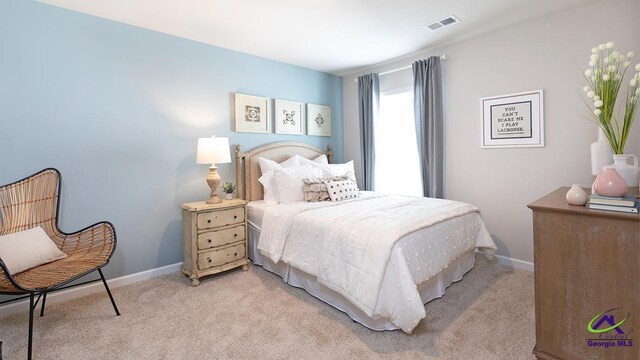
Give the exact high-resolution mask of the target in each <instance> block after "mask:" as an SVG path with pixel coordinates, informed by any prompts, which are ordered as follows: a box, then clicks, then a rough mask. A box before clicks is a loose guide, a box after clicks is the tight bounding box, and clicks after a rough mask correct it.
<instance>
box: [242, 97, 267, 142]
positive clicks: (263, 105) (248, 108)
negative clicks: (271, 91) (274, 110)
mask: <svg viewBox="0 0 640 360" xmlns="http://www.w3.org/2000/svg"><path fill="white" fill-rule="evenodd" d="M270 102H271V100H270V99H269V98H266V97H259V96H252V95H244V94H236V132H255V133H268V132H271V116H270V113H271V108H270V106H269V103H270Z"/></svg>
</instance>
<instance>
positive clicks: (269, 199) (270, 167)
mask: <svg viewBox="0 0 640 360" xmlns="http://www.w3.org/2000/svg"><path fill="white" fill-rule="evenodd" d="M258 163H259V164H260V171H261V172H262V176H261V177H260V178H259V179H258V181H259V182H260V184H262V187H263V188H264V196H263V199H264V202H266V203H267V204H269V205H275V204H277V203H279V202H280V196H279V195H278V188H277V186H276V178H275V177H274V175H273V171H274V170H276V169H279V170H282V169H284V168H287V167H294V166H298V158H297V155H294V156H292V157H290V158H288V159H287V160H285V161H283V162H281V163H280V164H278V163H277V162H275V161H273V160H269V159H265V158H261V157H259V158H258Z"/></svg>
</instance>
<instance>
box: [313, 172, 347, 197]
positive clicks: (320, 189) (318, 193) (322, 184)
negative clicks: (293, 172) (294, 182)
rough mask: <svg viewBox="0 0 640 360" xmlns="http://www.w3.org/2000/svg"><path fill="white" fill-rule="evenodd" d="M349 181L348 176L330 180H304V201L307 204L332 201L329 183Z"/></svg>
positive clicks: (335, 177)
mask: <svg viewBox="0 0 640 360" xmlns="http://www.w3.org/2000/svg"><path fill="white" fill-rule="evenodd" d="M344 180H349V176H348V175H344V176H334V177H330V178H326V177H320V178H312V179H302V182H303V183H304V200H305V201H307V202H318V201H331V197H329V193H328V192H327V184H326V183H327V182H328V181H344Z"/></svg>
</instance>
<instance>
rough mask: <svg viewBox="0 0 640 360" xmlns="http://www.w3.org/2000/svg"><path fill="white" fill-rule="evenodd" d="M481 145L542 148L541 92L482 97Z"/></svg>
mask: <svg viewBox="0 0 640 360" xmlns="http://www.w3.org/2000/svg"><path fill="white" fill-rule="evenodd" d="M482 147H483V148H508V147H544V108H543V91H542V90H532V91H526V92H522V93H516V94H508V95H500V96H491V97H486V98H484V99H482Z"/></svg>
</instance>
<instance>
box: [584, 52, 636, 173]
mask: <svg viewBox="0 0 640 360" xmlns="http://www.w3.org/2000/svg"><path fill="white" fill-rule="evenodd" d="M634 56H635V54H634V53H633V52H632V51H630V52H628V53H627V54H626V55H625V54H620V53H619V52H618V51H615V50H614V43H613V42H608V43H606V44H600V45H598V46H596V47H594V48H593V49H591V58H590V60H589V68H587V70H585V71H584V78H585V80H586V82H587V85H585V86H584V88H583V90H584V92H585V94H586V96H587V98H588V101H587V104H589V105H588V106H589V110H590V111H591V114H592V116H593V119H594V122H595V123H596V124H597V125H598V127H599V128H600V129H602V132H603V134H604V136H605V138H606V139H607V141H608V142H609V144H610V145H611V148H612V150H613V153H614V154H618V155H621V154H624V146H625V144H626V142H627V138H628V136H629V133H630V131H631V126H632V125H633V121H634V118H635V115H636V111H637V110H638V103H639V102H640V64H636V65H635V68H634V69H635V72H634V73H633V72H632V73H633V75H632V77H631V80H629V81H628V82H627V80H625V76H626V73H627V69H628V68H629V67H630V66H631V61H632V59H633V58H634ZM624 85H626V87H627V92H626V99H625V100H624V106H619V107H620V108H624V113H623V114H622V116H615V115H614V112H615V108H616V102H617V100H618V95H619V91H620V88H621V87H623V86H624ZM620 119H621V120H622V121H620ZM614 166H615V165H614ZM635 184H637V181H636V182H635Z"/></svg>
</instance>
